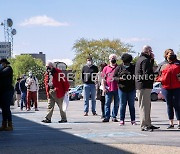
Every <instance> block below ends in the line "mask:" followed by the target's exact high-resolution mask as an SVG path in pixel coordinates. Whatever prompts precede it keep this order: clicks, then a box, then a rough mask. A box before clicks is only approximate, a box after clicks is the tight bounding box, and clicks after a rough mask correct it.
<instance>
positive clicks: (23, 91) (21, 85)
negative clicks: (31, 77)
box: [19, 79, 27, 93]
mask: <svg viewBox="0 0 180 154" xmlns="http://www.w3.org/2000/svg"><path fill="white" fill-rule="evenodd" d="M25 83H26V79H22V80H21V81H20V83H19V89H20V91H21V92H22V93H26V92H27V87H26V86H25Z"/></svg>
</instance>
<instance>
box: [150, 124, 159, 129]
mask: <svg viewBox="0 0 180 154" xmlns="http://www.w3.org/2000/svg"><path fill="white" fill-rule="evenodd" d="M159 128H160V127H156V126H153V125H151V127H150V129H159Z"/></svg>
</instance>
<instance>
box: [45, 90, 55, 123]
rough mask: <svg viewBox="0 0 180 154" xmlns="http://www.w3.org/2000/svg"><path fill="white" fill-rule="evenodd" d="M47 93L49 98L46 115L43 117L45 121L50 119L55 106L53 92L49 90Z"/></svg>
mask: <svg viewBox="0 0 180 154" xmlns="http://www.w3.org/2000/svg"><path fill="white" fill-rule="evenodd" d="M49 93H50V98H49V99H48V111H47V115H46V117H45V118H46V119H47V120H51V117H52V114H53V111H54V105H55V100H54V98H53V97H52V94H53V93H55V91H51V90H50V92H49Z"/></svg>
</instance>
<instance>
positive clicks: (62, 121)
mask: <svg viewBox="0 0 180 154" xmlns="http://www.w3.org/2000/svg"><path fill="white" fill-rule="evenodd" d="M58 122H59V123H66V122H67V120H61V121H58Z"/></svg>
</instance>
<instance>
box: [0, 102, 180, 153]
mask: <svg viewBox="0 0 180 154" xmlns="http://www.w3.org/2000/svg"><path fill="white" fill-rule="evenodd" d="M46 106H47V103H46V102H41V103H39V110H40V111H37V112H35V111H34V110H31V111H29V112H27V111H20V109H19V108H17V107H16V106H15V107H13V108H12V113H13V120H14V131H13V132H0V154H1V153H3V154H4V153H5V154H6V153H7V154H9V153H14V152H16V153H18V154H19V153H28V154H29V153H32V154H34V153H38V154H39V153H53V154H54V153H63V154H64V153H65V154H66V153H67V154H71V153H72V154H76V153H83V154H86V153H87V154H94V153H97V154H99V153H102V154H104V153H111V154H114V153H118V154H121V153H142V154H144V153H146V154H148V153H153V154H156V153H157V154H159V153H163V154H166V153H172V154H174V153H180V131H179V130H177V129H174V130H167V129H166V127H167V125H168V120H167V119H168V118H167V114H166V104H165V103H164V102H152V121H153V122H152V123H153V124H154V125H157V126H160V127H161V129H160V130H155V131H154V132H142V131H140V126H139V113H138V107H137V104H136V117H137V123H138V125H136V126H132V125H131V124H130V118H129V112H127V115H126V123H125V126H119V125H118V123H114V122H112V121H110V122H109V123H102V122H101V121H102V119H100V117H101V115H100V102H97V113H98V114H99V115H98V116H93V115H92V114H91V112H89V116H87V117H84V116H83V101H82V100H81V101H71V102H70V104H69V108H68V111H67V117H68V123H63V124H60V123H58V121H59V120H60V116H59V111H58V109H57V106H56V107H55V111H54V114H53V117H52V123H50V124H44V123H42V122H41V120H42V119H44V116H45V115H46ZM118 117H119V116H118ZM0 121H1V120H0Z"/></svg>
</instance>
